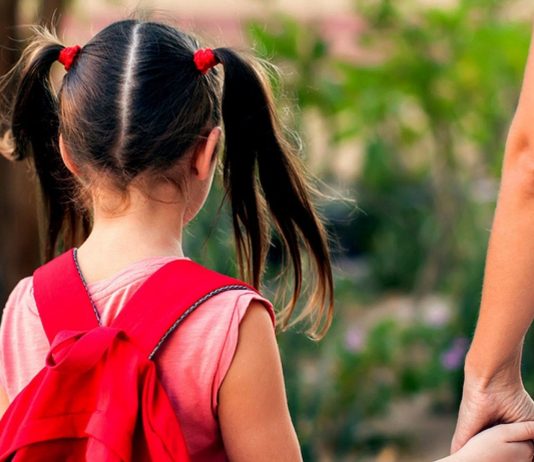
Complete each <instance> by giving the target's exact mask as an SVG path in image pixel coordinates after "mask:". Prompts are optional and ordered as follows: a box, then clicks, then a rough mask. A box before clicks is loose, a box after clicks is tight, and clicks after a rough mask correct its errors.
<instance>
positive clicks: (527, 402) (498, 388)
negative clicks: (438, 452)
mask: <svg viewBox="0 0 534 462" xmlns="http://www.w3.org/2000/svg"><path fill="white" fill-rule="evenodd" d="M476 382H477V381H476V380H474V379H472V378H470V377H469V376H466V379H465V383H464V392H463V397H462V403H461V405H460V412H459V416H458V423H457V425H456V431H455V433H454V437H453V440H452V445H451V452H452V453H455V452H456V451H458V450H460V449H461V448H462V447H463V446H464V445H465V444H466V443H467V442H468V441H469V440H470V439H471V438H473V437H474V436H475V435H476V434H477V433H479V432H480V431H482V430H483V429H484V428H487V427H489V426H491V425H494V424H495V423H498V422H524V421H534V401H533V400H532V398H531V397H530V396H529V394H528V393H527V392H526V391H525V389H524V388H523V384H522V383H521V382H520V381H519V382H515V383H510V382H509V381H504V380H499V379H495V380H493V381H492V382H490V383H489V384H488V385H486V386H484V387H481V386H480V385H479V384H478V383H476ZM496 428H498V427H496ZM484 433H485V432H484ZM476 438H478V436H477V437H476ZM476 438H474V439H476ZM527 439H534V433H533V434H532V435H531V436H530V437H529V438H527ZM515 441H519V440H515ZM484 460H485V459H484ZM488 460H489V459H488ZM503 460H504V459H503ZM509 460H514V459H509Z"/></svg>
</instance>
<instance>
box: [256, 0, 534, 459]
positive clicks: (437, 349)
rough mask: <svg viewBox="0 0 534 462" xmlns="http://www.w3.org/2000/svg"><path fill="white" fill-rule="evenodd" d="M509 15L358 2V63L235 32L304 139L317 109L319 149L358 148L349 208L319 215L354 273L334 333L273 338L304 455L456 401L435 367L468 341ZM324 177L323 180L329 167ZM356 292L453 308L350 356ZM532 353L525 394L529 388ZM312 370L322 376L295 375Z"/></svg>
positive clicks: (482, 5) (494, 162) (269, 35)
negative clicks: (321, 133)
mask: <svg viewBox="0 0 534 462" xmlns="http://www.w3.org/2000/svg"><path fill="white" fill-rule="evenodd" d="M427 3H428V2H427ZM514 4H515V3H514V1H513V0H507V1H499V2H498V1H493V0H492V1H487V0H484V1H482V0H459V1H458V3H457V4H456V5H453V6H451V7H448V8H438V7H433V6H424V7H423V6H420V5H419V2H413V1H406V2H394V1H392V0H361V1H358V2H357V3H355V15H357V16H358V17H359V18H360V19H361V20H362V21H363V23H364V28H363V32H362V33H361V34H360V35H359V36H358V37H357V38H355V43H354V46H355V47H356V48H358V49H360V50H362V51H364V53H362V56H365V59H361V60H355V59H351V58H349V57H344V56H340V55H335V54H333V53H332V52H331V50H330V49H329V44H328V41H327V39H326V38H325V37H323V36H322V35H321V32H320V30H321V29H320V28H318V27H314V26H315V24H313V23H301V22H299V21H297V20H295V19H293V18H290V17H287V16H275V17H273V18H271V20H270V21H269V22H267V23H260V22H253V23H252V24H250V25H249V27H248V32H249V34H250V38H251V41H252V42H253V44H254V45H255V47H256V50H257V52H258V53H259V54H260V55H262V56H263V57H264V58H266V59H268V60H271V61H275V62H276V64H278V65H279V66H280V67H281V68H282V71H283V75H284V85H285V87H286V88H288V94H290V95H291V96H292V97H293V98H294V100H291V99H290V100H288V102H287V104H288V105H289V107H290V109H291V113H292V114H294V115H295V116H294V118H295V120H294V123H295V124H296V126H297V128H298V129H299V131H300V132H302V133H303V134H304V136H305V137H307V138H308V139H307V140H306V143H307V144H311V143H312V142H313V139H312V135H311V134H309V133H307V131H306V130H307V125H306V120H305V117H302V116H303V115H305V114H306V113H307V112H314V113H316V114H320V116H321V118H322V121H323V122H324V124H325V126H326V128H327V136H328V140H329V146H330V149H331V150H332V151H335V149H336V147H337V146H340V145H341V144H343V145H344V146H346V145H347V143H348V144H349V145H350V143H353V144H354V149H357V147H356V146H359V147H360V149H361V150H362V152H363V161H362V165H361V168H360V169H359V171H358V174H357V175H356V177H355V178H354V181H353V184H352V187H353V189H354V191H355V194H356V198H357V201H358V209H359V211H360V212H359V213H357V214H351V213H350V212H348V211H347V210H346V209H343V207H340V205H339V204H335V203H333V204H330V205H327V206H326V208H325V213H326V216H327V218H329V228H330V230H331V231H332V232H333V233H334V234H336V235H337V236H338V237H339V239H340V241H341V244H342V249H344V250H343V251H341V253H339V254H338V257H339V258H340V261H342V262H345V263H346V262H351V263H350V264H349V266H350V265H357V266H358V268H364V271H361V272H357V274H360V276H355V277H354V278H352V279H350V278H349V280H348V281H347V278H346V277H345V278H343V277H341V275H339V276H338V282H339V284H338V286H340V287H342V288H343V290H342V291H341V292H342V294H340V291H338V298H339V303H338V315H337V316H338V323H337V324H336V325H335V326H334V328H333V330H332V332H331V333H330V334H329V336H328V337H327V339H326V340H325V341H323V343H322V344H321V348H320V349H318V348H317V347H316V346H310V344H309V342H307V341H306V340H305V339H303V338H301V337H299V336H297V335H295V334H293V333H291V334H287V335H284V336H282V337H281V344H282V349H283V353H284V363H285V368H286V373H287V376H288V378H287V385H288V391H289V395H290V404H291V406H292V412H293V415H294V416H296V417H297V426H298V431H299V434H300V437H301V440H302V442H303V444H304V454H305V458H306V459H307V460H316V459H317V458H318V457H319V454H322V453H323V452H324V450H325V448H327V449H329V452H330V453H331V454H336V456H339V457H342V456H347V455H355V454H359V452H358V451H361V450H362V448H363V449H365V448H366V449H368V450H369V449H372V448H376V447H380V445H381V444H383V443H384V441H385V440H387V438H388V437H387V436H384V435H369V434H368V432H365V431H364V429H363V426H362V425H361V422H362V420H363V419H368V418H370V417H372V416H375V415H379V414H381V413H383V412H385V411H386V410H387V409H388V408H389V405H390V404H391V402H392V401H393V400H395V399H398V398H401V397H407V396H411V395H413V394H414V393H420V392H423V391H431V392H432V393H434V394H435V397H436V398H435V400H436V403H438V402H439V401H440V400H442V399H443V396H447V398H446V399H445V400H446V401H447V403H445V404H446V405H447V406H449V407H450V408H454V407H455V405H456V404H457V403H456V402H455V399H457V397H458V393H459V388H458V384H459V382H460V376H459V372H458V371H457V370H449V369H451V368H449V369H448V368H447V367H444V364H445V363H446V360H444V355H445V354H447V353H446V351H447V350H451V349H452V350H451V351H452V353H451V354H456V353H458V351H459V350H458V348H460V349H461V347H458V348H457V347H455V346H451V345H457V344H458V342H457V341H456V340H454V339H457V338H460V339H461V338H464V337H469V336H470V335H471V333H472V329H473V326H474V322H475V320H476V312H477V308H478V304H479V297H480V290H481V281H482V274H483V264H484V255H485V249H486V245H487V239H488V235H489V232H488V230H489V228H490V227H491V219H492V214H493V209H494V206H495V199H496V193H497V185H498V178H499V174H500V166H501V159H502V153H503V147H504V141H505V137H506V132H507V129H508V125H509V123H510V121H511V117H512V114H513V110H514V107H515V104H516V100H517V96H518V91H519V87H520V81H521V77H522V72H523V68H524V64H525V61H526V55H527V51H528V41H529V32H530V28H529V24H527V23H524V22H520V21H512V20H510V19H505V18H509V15H507V14H505V13H506V12H507V11H509V10H510V9H513V7H514ZM293 106H295V107H293ZM297 106H298V107H299V108H300V109H299V110H296V107H297ZM323 175H324V176H325V177H326V178H329V179H332V178H333V172H332V171H330V170H328V166H327V169H326V171H324V172H323ZM343 211H344V212H345V213H346V220H342V219H340V216H339V215H340V213H342V212H343ZM341 266H342V267H343V265H341ZM355 274H356V273H355ZM355 290H357V291H358V294H357V297H359V298H360V299H364V298H365V297H366V295H365V293H363V292H362V291H366V292H367V293H368V295H367V297H368V298H367V300H373V297H375V300H379V299H380V298H381V296H382V295H383V294H384V293H385V292H386V291H396V292H400V293H408V294H412V295H413V297H414V298H413V300H414V305H415V304H416V303H417V300H419V299H420V297H422V296H424V295H425V294H429V293H435V294H440V296H442V297H444V298H446V299H448V300H451V301H452V306H453V308H452V313H451V319H450V320H448V321H447V322H446V323H445V325H443V326H441V327H439V328H436V327H435V326H434V327H433V326H429V325H428V324H427V323H425V322H424V320H423V319H415V321H414V322H413V323H412V324H411V325H403V324H402V323H399V322H398V321H395V320H387V319H386V320H382V321H379V322H377V323H376V324H373V325H370V326H367V329H368V331H367V332H366V334H365V345H364V346H362V349H361V350H359V351H358V352H348V351H347V349H346V348H345V347H343V342H344V340H343V339H345V338H346V335H348V334H347V333H346V332H347V330H346V326H345V323H344V322H343V318H344V317H345V316H346V315H347V313H348V312H349V311H350V309H351V308H350V307H351V306H353V305H354V297H355V295H354V291H355ZM351 291H352V292H353V294H352V295H348V294H349V293H350V292H351ZM351 297H352V298H351ZM369 297H370V298H369ZM351 300H352V301H351ZM340 318H341V319H342V320H341V321H339V319H340ZM455 342H457V343H455ZM460 343H461V342H460ZM454 348H457V349H456V350H454ZM455 351H456V353H455ZM458 354H459V353H458ZM414 355H415V356H414ZM531 356H532V355H529V354H528V353H527V358H526V374H527V383H534V379H533V378H532V377H534V372H533V371H534V357H531ZM414 357H417V358H419V359H418V360H417V361H414ZM312 358H313V359H312ZM444 361H445V363H444ZM310 363H313V365H312V366H310ZM452 369H455V368H452ZM306 371H307V372H306ZM310 371H312V372H310ZM313 371H315V372H313ZM313 373H316V374H319V376H320V377H321V380H319V381H317V382H313V381H307V379H305V377H306V375H307V374H308V375H309V374H312V375H313ZM384 377H387V380H386V379H384ZM382 379H384V380H382ZM451 388H452V389H453V390H454V393H452V394H450V393H449V394H448V395H447V394H445V395H444V394H443V390H446V389H451ZM442 404H443V403H442ZM389 438H391V437H389Z"/></svg>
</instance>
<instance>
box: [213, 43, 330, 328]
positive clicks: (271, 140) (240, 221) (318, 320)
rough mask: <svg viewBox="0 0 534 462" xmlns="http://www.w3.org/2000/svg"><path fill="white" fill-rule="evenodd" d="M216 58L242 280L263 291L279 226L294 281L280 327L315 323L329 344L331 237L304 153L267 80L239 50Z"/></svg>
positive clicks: (227, 181) (220, 50)
mask: <svg viewBox="0 0 534 462" xmlns="http://www.w3.org/2000/svg"><path fill="white" fill-rule="evenodd" d="M213 51H214V53H215V56H216V58H217V59H218V61H219V62H221V63H222V64H223V66H224V84H223V97H222V115H223V122H224V126H225V152H224V161H223V169H224V182H225V187H226V190H227V194H228V196H229V198H230V202H231V206H232V215H233V225H234V233H235V240H236V247H237V256H238V263H239V267H240V269H241V277H244V278H246V279H248V280H249V281H251V282H252V284H254V286H256V287H258V286H259V285H260V284H261V276H262V274H263V270H264V266H265V259H266V257H267V252H268V249H269V246H270V240H271V239H270V226H269V221H272V222H273V225H274V227H275V228H276V230H277V232H278V234H279V237H280V240H281V242H282V244H283V251H284V255H285V256H288V257H289V259H290V261H291V267H292V269H293V276H294V278H293V288H292V292H293V295H292V298H291V300H290V302H289V303H288V305H287V306H286V307H285V308H284V309H283V310H282V311H281V312H280V315H279V322H280V325H281V327H282V328H285V327H287V326H289V325H292V324H294V323H295V322H298V321H301V320H303V319H305V318H307V319H309V320H310V326H309V329H308V334H309V335H310V336H313V337H317V338H318V337H321V336H322V335H324V333H325V332H326V330H327V329H328V327H329V325H330V323H331V320H332V315H333V304H334V301H333V298H334V295H333V278H332V268H331V261H330V255H329V250H328V243H327V235H326V232H325V229H324V226H323V224H322V222H321V219H320V218H319V216H318V215H317V213H316V211H315V209H314V206H313V203H312V200H311V196H312V193H313V188H312V187H311V185H310V184H309V181H308V179H307V177H306V174H305V169H304V168H303V165H302V163H301V162H300V159H299V157H298V155H297V153H296V152H294V151H293V149H292V147H291V146H290V144H289V143H288V142H287V141H286V140H285V139H284V138H283V136H282V132H281V126H280V123H279V120H278V118H277V115H276V111H275V106H274V102H273V97H272V94H271V90H270V87H269V85H268V84H267V81H266V76H265V75H264V74H263V73H262V71H261V70H260V69H259V68H257V66H255V65H254V64H252V62H251V61H248V60H245V59H244V58H243V57H241V56H240V55H238V54H237V53H236V52H234V51H233V50H231V49H228V48H217V49H215V50H213ZM270 218H271V219H272V220H270ZM302 248H304V249H305V250H306V252H307V254H308V255H309V257H310V258H309V262H310V263H311V267H310V268H309V275H308V274H306V275H305V274H304V269H303V258H302V257H303V256H302ZM284 265H285V266H286V267H287V266H288V262H287V258H284ZM304 280H306V281H307V283H308V284H307V285H308V287H309V288H311V293H310V294H309V298H308V303H307V304H306V306H305V307H304V308H303V309H302V311H301V312H300V314H299V315H298V316H293V314H294V311H295V308H296V304H297V301H298V299H299V297H300V296H301V295H302V293H303V291H304V287H303V281H304Z"/></svg>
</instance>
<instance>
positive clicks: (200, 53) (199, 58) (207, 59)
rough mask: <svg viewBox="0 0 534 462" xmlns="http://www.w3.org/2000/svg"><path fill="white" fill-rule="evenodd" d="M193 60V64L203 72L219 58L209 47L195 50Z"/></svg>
mask: <svg viewBox="0 0 534 462" xmlns="http://www.w3.org/2000/svg"><path fill="white" fill-rule="evenodd" d="M193 61H195V66H196V67H197V69H198V70H199V71H200V72H201V73H202V74H205V73H206V72H208V71H209V70H210V69H211V68H212V67H213V66H216V65H217V64H219V60H218V59H217V56H215V53H213V50H212V49H211V48H202V49H200V50H197V51H195V54H194V55H193Z"/></svg>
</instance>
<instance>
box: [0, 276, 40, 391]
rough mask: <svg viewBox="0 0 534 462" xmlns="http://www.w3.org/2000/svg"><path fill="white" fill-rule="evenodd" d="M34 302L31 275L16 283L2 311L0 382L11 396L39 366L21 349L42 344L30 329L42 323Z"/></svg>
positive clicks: (0, 326)
mask: <svg viewBox="0 0 534 462" xmlns="http://www.w3.org/2000/svg"><path fill="white" fill-rule="evenodd" d="M34 304H35V302H34V298H33V279H32V277H31V276H29V277H27V278H24V279H22V280H21V281H19V283H18V284H17V285H16V286H15V288H14V289H13V291H12V292H11V294H10V295H9V297H8V300H7V302H6V306H5V308H4V311H3V312H2V322H1V323H0V385H1V386H2V388H3V389H4V390H5V391H6V392H7V394H8V397H9V398H10V399H12V398H13V397H14V395H15V394H16V393H18V391H19V388H20V387H21V385H22V384H23V383H24V382H25V381H27V378H28V377H29V376H31V374H32V373H34V372H35V369H37V368H38V366H37V367H36V366H35V365H34V363H35V362H36V361H35V360H33V358H31V357H28V356H27V355H26V354H25V353H26V352H25V351H24V350H23V349H22V347H23V344H24V343H28V342H29V343H33V346H34V347H35V346H38V345H37V344H40V342H39V339H38V338H36V336H35V335H32V333H31V332H30V330H31V327H32V326H33V325H35V326H36V327H37V328H39V325H40V319H39V316H38V314H37V313H36V312H35V307H34V306H33V305H34ZM45 346H46V344H45ZM30 363H31V364H30ZM21 367H26V369H25V370H20V369H21Z"/></svg>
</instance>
